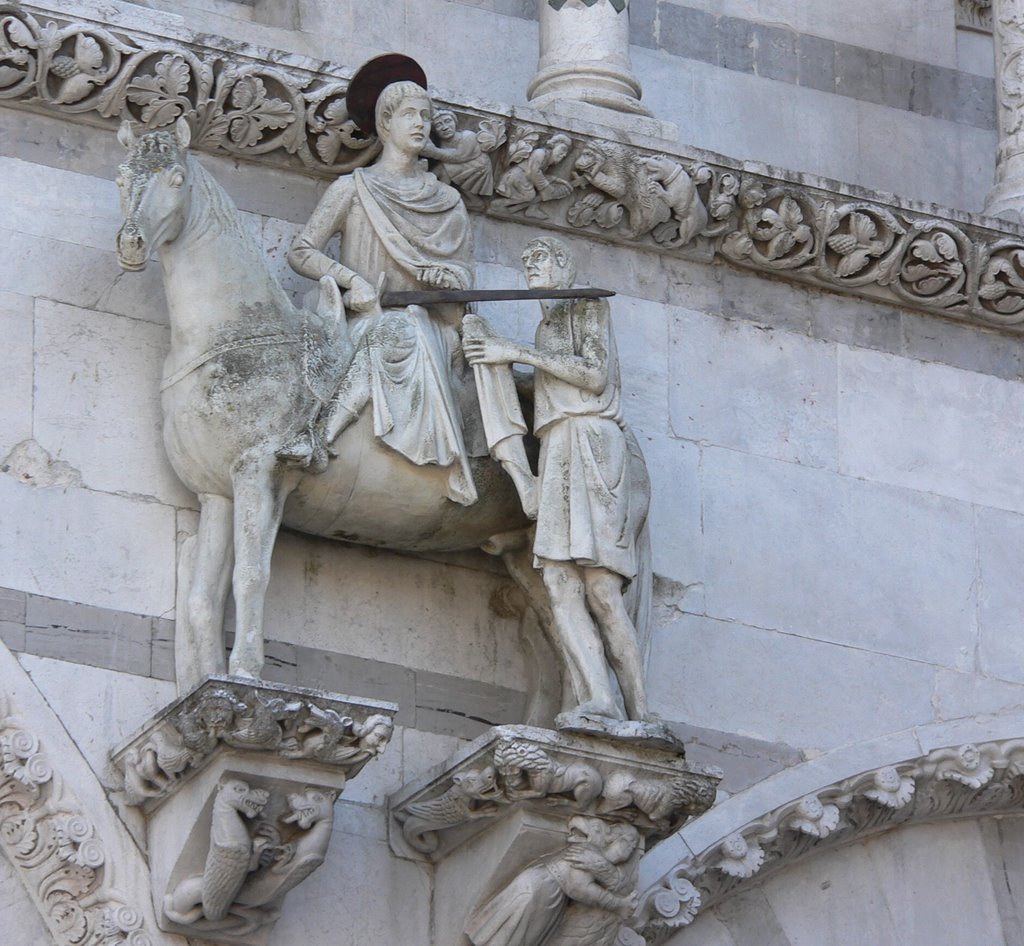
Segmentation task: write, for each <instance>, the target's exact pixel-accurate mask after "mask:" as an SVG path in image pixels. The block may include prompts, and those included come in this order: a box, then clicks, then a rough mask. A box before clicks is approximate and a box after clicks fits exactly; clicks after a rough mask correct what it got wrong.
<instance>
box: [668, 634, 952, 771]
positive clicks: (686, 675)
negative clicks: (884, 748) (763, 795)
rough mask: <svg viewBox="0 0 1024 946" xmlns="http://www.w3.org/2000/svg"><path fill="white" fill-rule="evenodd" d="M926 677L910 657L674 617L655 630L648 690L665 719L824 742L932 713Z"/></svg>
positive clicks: (928, 670) (926, 670)
mask: <svg viewBox="0 0 1024 946" xmlns="http://www.w3.org/2000/svg"><path fill="white" fill-rule="evenodd" d="M708 667H716V668H718V669H719V673H718V674H716V675H709V674H708V673H707V668H708ZM840 667H841V668H842V669H841V671H839V672H841V673H842V676H843V686H842V687H841V688H840V687H836V686H835V674H836V672H837V668H840ZM934 675H935V669H934V668H933V667H930V666H928V665H927V664H922V663H920V662H918V661H915V660H902V659H899V658H896V657H889V656H884V655H880V654H874V653H871V652H869V651H866V650H859V649H852V648H849V647H842V646H836V645H834V644H829V643H823V642H821V641H815V640H806V639H802V638H800V637H795V636H793V635H792V634H783V633H776V632H772V631H766V630H764V629H762V628H754V627H747V626H744V625H742V624H738V623H735V622H724V621H715V620H712V619H710V618H704V617H698V616H696V615H682V616H680V617H679V618H678V619H677V620H676V621H675V622H674V623H672V624H670V625H667V626H664V627H662V628H660V629H659V633H658V634H657V635H656V636H655V639H654V645H653V648H652V653H651V660H650V664H649V670H648V688H649V690H650V694H651V707H652V710H653V711H654V712H655V713H656V714H658V715H659V716H661V717H663V718H665V719H672V720H679V721H681V722H683V723H684V724H690V725H694V726H702V727H708V728H715V729H723V730H726V731H729V732H736V733H739V734H740V735H743V736H749V737H752V738H754V739H762V740H768V741H775V742H782V743H786V744H788V745H790V746H797V747H801V748H814V749H827V748H831V747H834V746H837V745H842V744H844V743H845V742H846V741H847V739H848V733H850V732H851V731H854V732H857V733H861V734H864V736H865V737H866V736H868V735H882V734H884V733H887V732H893V731H895V730H900V729H904V728H906V727H908V726H912V725H914V724H915V723H917V722H919V721H921V720H928V719H931V718H932V705H931V695H932V685H933V680H934ZM883 680H884V681H885V683H884V685H882V686H880V685H879V681H883ZM780 681H785V682H784V684H782V685H780ZM808 705H813V706H815V707H817V708H818V710H819V712H815V713H813V714H808V713H807V712H806V707H807V706H808ZM718 764H722V763H718Z"/></svg>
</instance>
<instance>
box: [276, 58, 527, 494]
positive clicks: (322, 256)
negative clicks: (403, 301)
mask: <svg viewBox="0 0 1024 946" xmlns="http://www.w3.org/2000/svg"><path fill="white" fill-rule="evenodd" d="M396 79H397V81H395V80H396ZM347 102H348V106H349V114H350V117H351V118H352V119H353V121H355V122H356V124H357V125H358V126H359V127H360V128H361V129H362V130H363V131H364V132H366V133H369V134H376V135H377V137H378V138H379V140H380V144H381V153H380V156H379V157H378V158H377V160H376V161H375V162H374V163H373V165H371V166H370V167H367V168H362V169H358V170H356V171H353V172H352V173H351V174H346V175H343V176H342V177H340V178H338V180H336V181H335V182H334V183H333V184H332V185H331V186H330V187H329V188H328V189H327V191H326V192H325V193H324V195H323V197H322V198H321V200H320V203H319V204H318V205H317V207H316V209H315V210H314V212H313V215H312V217H310V219H309V222H308V223H307V224H306V226H305V228H304V229H303V231H302V232H301V233H300V234H299V236H298V237H297V238H296V240H295V242H294V243H293V245H292V248H291V250H290V252H289V254H288V261H289V263H290V264H291V266H292V268H293V269H294V270H295V271H296V272H298V273H300V274H302V275H304V276H308V277H309V278H311V279H320V278H321V277H322V276H330V277H332V278H333V279H334V280H335V281H336V282H337V283H338V285H339V286H340V287H341V288H342V289H343V290H346V291H345V294H344V297H343V301H344V304H345V309H346V314H347V317H348V332H349V335H350V337H351V340H352V343H353V345H354V353H353V356H352V361H351V363H350V364H349V365H348V366H347V368H346V370H345V371H344V373H343V375H342V379H341V382H340V387H339V389H338V391H337V393H336V394H335V396H334V398H333V400H332V401H331V403H330V405H329V406H328V407H327V408H326V409H325V411H324V412H323V413H322V415H321V417H320V419H319V421H318V422H317V423H315V424H314V425H312V426H311V428H310V431H309V432H308V435H304V436H303V437H301V438H299V439H298V440H296V441H294V442H293V443H290V444H288V445H287V446H286V447H285V448H284V449H283V450H282V451H281V453H280V454H279V455H280V456H281V457H282V458H283V459H285V460H287V461H289V462H291V463H293V464H296V465H300V466H307V467H310V468H312V469H314V470H317V469H321V468H323V466H325V465H326V450H325V448H329V445H330V444H331V443H332V442H333V441H334V440H335V438H336V437H337V436H338V435H339V434H340V433H341V431H342V430H344V429H345V428H346V427H347V426H348V425H349V424H351V423H352V422H353V421H355V420H356V418H357V417H358V416H359V414H360V412H361V411H362V410H363V408H364V407H366V406H367V404H370V405H372V410H373V431H374V435H375V436H376V437H377V438H378V439H379V440H381V441H382V442H383V443H385V444H387V445H388V446H389V447H391V448H392V449H394V450H396V451H397V452H398V453H400V454H402V455H403V456H404V457H406V458H407V459H408V460H410V461H412V462H413V463H417V464H421V465H422V464H436V465H438V466H440V467H443V468H449V469H450V473H449V477H448V497H449V499H451V500H453V501H455V502H457V503H461V504H462V505H465V506H468V505H472V504H473V503H474V502H475V501H476V499H477V491H476V486H475V484H474V482H473V478H472V474H471V472H470V466H469V457H470V456H477V455H483V454H485V453H486V452H487V447H490V452H491V453H492V455H493V456H494V457H495V459H497V460H499V462H501V463H502V465H503V466H504V468H505V470H506V472H507V473H508V474H509V475H510V477H511V478H512V481H513V483H514V484H515V486H516V488H517V490H518V491H519V494H520V497H521V499H522V502H523V505H524V509H526V511H527V512H528V513H533V512H534V511H535V504H536V500H535V495H536V487H535V478H534V476H533V473H532V472H531V470H530V467H529V463H528V461H527V459H526V454H525V451H524V448H523V444H522V434H523V433H524V432H525V425H523V424H522V422H521V420H519V421H513V422H512V426H509V425H508V423H504V422H503V421H502V420H501V418H496V419H493V420H492V419H490V418H484V420H485V422H486V423H485V425H481V424H480V423H475V424H470V423H467V421H469V420H470V416H469V415H470V414H471V413H473V412H476V411H478V410H479V408H478V407H477V397H476V395H475V392H474V391H473V390H472V388H473V386H474V380H473V377H474V375H475V377H476V379H477V381H478V382H479V380H480V378H481V372H479V371H477V372H473V373H472V374H471V373H470V372H469V371H468V370H465V371H464V372H460V371H459V370H458V368H457V367H453V366H464V364H465V363H464V361H463V360H462V359H461V358H460V357H456V355H457V353H458V352H459V350H460V347H461V345H460V331H459V330H460V323H461V319H462V315H463V313H464V310H465V306H464V305H463V304H459V303H455V304H452V303H448V304H445V303H438V304H432V305H430V306H429V308H428V307H426V306H422V305H408V306H403V307H400V308H391V307H382V304H381V293H382V291H383V290H384V289H386V290H389V291H402V290H407V291H408V290H440V289H456V290H458V289H469V288H471V287H472V285H473V245H472V233H471V230H470V224H469V215H468V214H467V212H466V208H465V205H464V204H463V202H462V198H461V197H460V195H459V193H458V191H457V190H455V189H454V188H453V187H451V186H450V185H448V184H445V183H442V182H441V181H440V180H438V178H437V177H436V176H435V175H434V174H432V173H430V172H429V171H427V170H426V167H425V162H423V161H422V159H421V157H420V154H421V152H422V151H423V149H424V147H425V146H427V145H428V143H429V140H430V128H431V120H432V116H433V105H432V103H431V100H430V98H429V96H428V95H427V92H426V78H425V77H424V75H423V71H422V69H420V67H419V65H418V64H417V63H416V62H415V61H414V60H412V59H409V58H408V57H405V56H399V55H389V56H382V57H378V58H377V59H375V60H371V61H370V62H369V63H367V64H366V65H365V66H363V68H362V69H360V70H359V72H358V73H357V74H356V76H355V77H354V78H353V80H352V82H351V84H350V86H349V91H348V96H347ZM336 234H337V235H339V236H340V249H339V252H338V259H337V260H334V259H332V258H331V257H330V256H328V255H327V252H326V248H327V246H328V244H329V243H330V241H331V240H332V238H333V237H334V236H335V235H336ZM484 383H485V384H488V385H491V386H493V387H494V388H495V389H496V390H498V391H499V392H500V391H504V392H508V391H512V392H513V394H512V397H514V384H513V381H512V376H511V371H510V370H509V369H508V368H504V369H496V370H491V371H489V378H488V379H487V381H485V382H484ZM485 400H486V399H485ZM485 410H486V408H485ZM502 416H503V415H502ZM482 426H486V438H487V445H486V446H484V445H483V444H482V440H483V437H484V436H485V434H484V431H483V430H481V429H480V428H481V427H482ZM470 428H471V429H474V430H479V433H478V435H477V436H476V437H475V438H472V437H471V436H470V435H467V433H466V430H467V429H470ZM474 440H479V441H481V443H476V442H473V441H474ZM467 441H470V442H468V443H467Z"/></svg>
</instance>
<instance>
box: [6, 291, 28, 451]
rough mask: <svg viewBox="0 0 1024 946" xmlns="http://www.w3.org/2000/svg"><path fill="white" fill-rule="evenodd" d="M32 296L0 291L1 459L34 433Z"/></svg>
mask: <svg viewBox="0 0 1024 946" xmlns="http://www.w3.org/2000/svg"><path fill="white" fill-rule="evenodd" d="M32 332H33V319H32V299H31V298H30V297H28V296H22V295H17V294H16V293H13V292H0V333H2V337H3V339H4V349H5V354H4V366H5V371H4V391H5V394H4V397H3V399H2V400H0V461H2V459H3V457H5V456H7V454H8V453H9V452H10V450H11V449H12V448H13V447H14V445H15V444H18V443H21V442H22V441H23V440H28V439H29V438H30V437H31V436H32Z"/></svg>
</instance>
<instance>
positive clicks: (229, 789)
mask: <svg viewBox="0 0 1024 946" xmlns="http://www.w3.org/2000/svg"><path fill="white" fill-rule="evenodd" d="M269 800H270V792H268V791H265V790H264V789H262V788H250V787H249V785H248V784H247V783H246V782H243V781H242V780H241V779H237V778H232V779H227V780H226V781H224V782H222V783H221V785H220V788H218V789H217V800H216V804H217V805H223V804H226V805H230V806H231V807H232V808H234V809H235V811H237V812H239V813H241V814H243V815H245V817H246V818H255V817H256V816H257V815H259V814H261V813H262V811H263V809H264V807H265V806H266V804H267V802H268V801H269Z"/></svg>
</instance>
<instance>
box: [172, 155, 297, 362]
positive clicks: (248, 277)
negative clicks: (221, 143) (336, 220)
mask: <svg viewBox="0 0 1024 946" xmlns="http://www.w3.org/2000/svg"><path fill="white" fill-rule="evenodd" d="M187 160H188V180H189V205H188V216H187V218H186V220H185V223H184V225H183V226H182V229H181V233H180V234H179V235H178V237H177V238H176V239H174V240H172V241H169V242H167V243H165V244H164V246H163V247H162V248H161V250H160V263H161V266H162V268H163V275H164V289H165V292H166V295H167V306H168V311H169V313H170V317H171V327H172V335H173V339H172V341H173V343H174V344H175V346H176V347H178V348H179V349H180V348H190V349H191V348H196V347H197V346H198V347H202V346H203V345H207V344H208V343H209V340H210V339H211V338H214V337H216V336H217V335H218V334H219V331H220V330H221V329H224V328H226V327H228V326H230V324H231V323H236V322H243V321H251V320H254V319H255V320H258V322H259V323H260V324H259V327H258V328H256V326H254V329H256V331H258V332H259V333H260V334H263V333H265V332H266V331H267V329H268V328H272V327H273V323H275V322H276V323H279V325H278V327H279V328H280V329H281V330H282V331H289V330H291V329H293V327H294V326H293V322H294V320H295V309H294V307H293V306H292V304H291V302H290V300H289V299H288V297H287V296H286V295H285V293H284V291H283V290H282V289H281V286H280V284H279V283H278V282H277V280H276V279H274V277H273V276H272V275H271V274H270V271H269V269H268V268H267V260H266V256H265V255H264V252H263V250H262V249H261V248H260V247H259V246H258V245H257V243H256V241H255V240H254V239H253V238H252V236H251V234H250V233H249V231H248V230H247V229H246V228H245V226H244V225H243V223H242V220H241V216H240V214H239V212H238V208H237V207H236V206H235V205H234V203H233V202H232V200H231V198H230V197H228V195H227V193H226V192H225V191H224V189H223V188H222V187H221V186H220V185H219V184H218V183H217V182H216V181H215V180H214V179H213V177H211V176H210V174H209V173H208V172H207V171H206V169H205V168H203V166H202V165H201V164H199V162H198V161H196V159H195V158H193V157H192V156H191V155H190V156H189V157H188V159H187Z"/></svg>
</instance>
